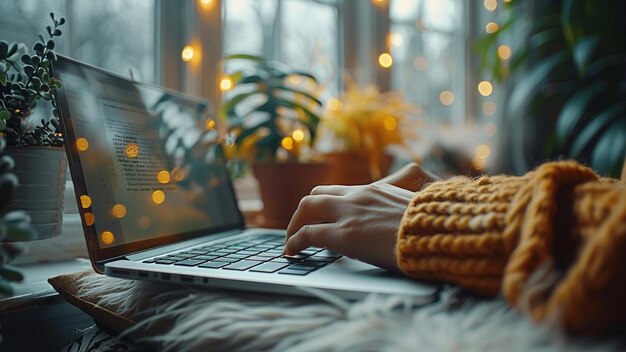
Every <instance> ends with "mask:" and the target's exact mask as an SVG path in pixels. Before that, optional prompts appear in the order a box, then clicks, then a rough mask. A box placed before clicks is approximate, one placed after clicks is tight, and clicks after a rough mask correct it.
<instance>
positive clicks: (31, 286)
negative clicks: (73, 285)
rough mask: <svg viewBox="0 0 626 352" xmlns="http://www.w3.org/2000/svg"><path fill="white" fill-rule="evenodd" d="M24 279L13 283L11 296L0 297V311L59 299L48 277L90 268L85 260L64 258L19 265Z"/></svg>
mask: <svg viewBox="0 0 626 352" xmlns="http://www.w3.org/2000/svg"><path fill="white" fill-rule="evenodd" d="M19 268H20V272H21V273H22V275H24V281H22V282H20V283H14V284H12V286H13V290H14V292H13V296H11V297H7V298H3V299H0V312H5V311H11V310H16V309H21V308H28V307H35V306H40V305H43V304H48V303H51V302H54V301H57V300H59V299H60V296H59V294H58V293H57V292H56V291H55V290H54V289H53V288H52V286H50V284H48V278H50V277H53V276H57V275H63V274H69V273H73V272H77V271H82V270H87V269H89V268H91V265H90V264H89V262H88V261H85V260H66V261H59V262H54V263H36V264H24V265H20V266H19Z"/></svg>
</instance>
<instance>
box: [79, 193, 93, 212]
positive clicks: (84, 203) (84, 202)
mask: <svg viewBox="0 0 626 352" xmlns="http://www.w3.org/2000/svg"><path fill="white" fill-rule="evenodd" d="M80 206H81V207H83V209H87V208H89V207H90V206H91V198H90V197H89V196H88V195H84V194H83V195H82V196H80Z"/></svg>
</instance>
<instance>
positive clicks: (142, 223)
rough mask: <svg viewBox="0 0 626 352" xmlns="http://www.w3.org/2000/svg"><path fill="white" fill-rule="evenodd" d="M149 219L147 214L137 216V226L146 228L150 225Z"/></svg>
mask: <svg viewBox="0 0 626 352" xmlns="http://www.w3.org/2000/svg"><path fill="white" fill-rule="evenodd" d="M150 224H151V221H150V218H149V217H147V216H143V215H142V216H140V217H139V218H137V226H138V227H139V228H140V229H142V230H147V229H148V228H149V227H150Z"/></svg>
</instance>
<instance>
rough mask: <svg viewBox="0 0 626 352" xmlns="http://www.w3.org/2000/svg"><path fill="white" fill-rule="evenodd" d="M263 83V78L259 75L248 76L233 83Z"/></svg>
mask: <svg viewBox="0 0 626 352" xmlns="http://www.w3.org/2000/svg"><path fill="white" fill-rule="evenodd" d="M263 81H265V78H263V77H261V76H259V75H248V76H243V77H240V78H239V79H238V80H237V81H235V83H236V84H248V83H260V82H263Z"/></svg>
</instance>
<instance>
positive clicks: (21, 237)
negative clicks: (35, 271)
mask: <svg viewBox="0 0 626 352" xmlns="http://www.w3.org/2000/svg"><path fill="white" fill-rule="evenodd" d="M5 147H6V141H5V139H4V138H3V137H0V296H3V295H11V294H12V293H13V289H12V287H11V285H10V282H11V281H22V280H23V276H22V274H20V272H19V270H17V268H15V267H12V266H10V265H8V263H9V262H10V261H11V260H12V259H13V258H14V257H15V256H16V255H18V254H19V253H20V252H21V251H22V247H21V244H18V243H11V242H14V241H27V240H30V239H33V238H35V237H36V236H37V232H36V230H35V229H34V228H33V227H31V225H30V218H29V216H28V215H27V214H26V213H24V212H23V211H10V212H7V208H8V205H9V201H10V200H11V196H12V195H13V192H14V191H15V188H16V186H17V182H18V180H17V177H16V176H15V174H13V173H12V172H11V170H12V169H13V166H14V164H15V163H14V161H13V159H12V158H11V157H10V156H9V155H6V154H4V151H5Z"/></svg>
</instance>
